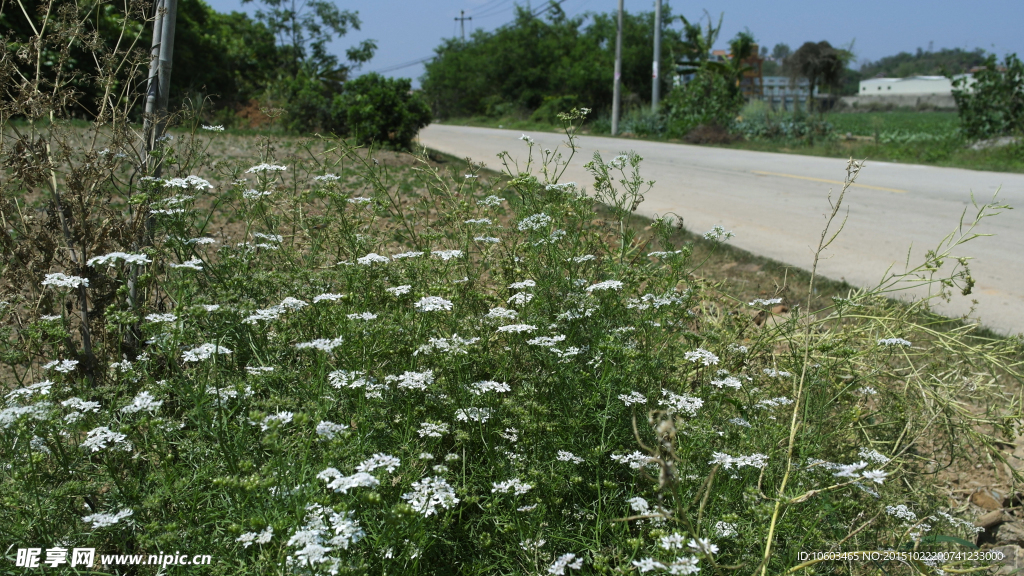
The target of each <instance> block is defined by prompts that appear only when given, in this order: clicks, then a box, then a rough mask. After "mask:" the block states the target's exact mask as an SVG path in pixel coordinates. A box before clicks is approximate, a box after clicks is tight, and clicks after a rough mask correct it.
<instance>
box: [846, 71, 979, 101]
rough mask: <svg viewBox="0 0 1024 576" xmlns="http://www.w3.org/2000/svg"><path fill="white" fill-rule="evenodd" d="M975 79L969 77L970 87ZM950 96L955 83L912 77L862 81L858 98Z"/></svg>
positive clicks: (925, 77) (943, 78)
mask: <svg viewBox="0 0 1024 576" xmlns="http://www.w3.org/2000/svg"><path fill="white" fill-rule="evenodd" d="M972 81H973V77H970V76H968V80H967V82H968V85H969V84H970V83H971V82H972ZM895 94H899V95H908V96H950V95H952V94H953V82H952V80H950V79H949V78H946V77H945V76H911V77H910V78H871V79H870V80H861V81H860V91H859V92H858V93H857V95H858V96H865V97H868V96H889V95H895Z"/></svg>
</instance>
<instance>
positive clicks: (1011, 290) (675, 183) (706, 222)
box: [419, 124, 1024, 334]
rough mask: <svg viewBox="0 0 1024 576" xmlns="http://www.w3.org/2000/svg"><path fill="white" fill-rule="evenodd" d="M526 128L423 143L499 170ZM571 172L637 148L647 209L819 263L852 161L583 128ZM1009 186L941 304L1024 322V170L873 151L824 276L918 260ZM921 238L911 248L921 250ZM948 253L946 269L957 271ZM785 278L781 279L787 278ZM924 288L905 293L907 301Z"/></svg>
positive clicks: (1014, 326) (860, 273)
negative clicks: (958, 285)
mask: <svg viewBox="0 0 1024 576" xmlns="http://www.w3.org/2000/svg"><path fill="white" fill-rule="evenodd" d="M529 135H530V136H531V137H533V139H534V141H535V142H536V144H535V148H534V150H535V151H536V150H538V149H540V148H549V149H552V150H554V149H555V147H556V146H557V147H559V150H561V151H565V152H567V150H566V145H565V136H564V135H558V134H553V133H530V134H529ZM521 136H522V132H519V131H512V130H498V129H490V128H468V127H461V126H444V125H438V124H432V125H430V126H428V127H426V128H424V129H423V130H422V131H421V132H420V135H419V141H420V143H421V144H422V145H424V146H427V147H429V148H432V149H434V150H439V151H441V152H445V153H448V154H451V155H454V156H457V157H460V158H466V157H468V158H471V159H473V160H474V161H476V162H484V163H485V164H486V165H487V166H488V167H489V168H492V169H496V170H500V168H501V165H500V162H499V160H498V158H497V154H498V153H499V152H501V151H503V150H507V151H509V152H510V153H511V156H512V158H513V159H515V160H518V162H519V163H520V165H521V166H523V165H525V160H526V154H527V147H526V143H525V142H523V141H522V140H520V137H521ZM579 145H580V148H581V150H580V151H579V153H578V154H577V155H576V157H575V158H573V161H572V163H571V165H570V166H569V168H568V170H567V171H566V173H565V175H564V177H563V178H562V181H575V182H578V183H580V184H583V185H585V186H586V187H587V188H588V189H590V188H592V186H593V182H594V179H593V177H592V176H591V175H590V174H589V173H587V171H586V170H585V169H584V168H583V165H584V164H585V163H586V162H587V161H589V160H590V159H591V158H592V156H593V154H594V152H600V153H601V156H602V157H603V158H604V159H605V161H606V162H607V161H608V160H609V159H611V158H612V157H613V156H615V155H617V154H619V153H621V152H623V151H627V150H632V151H635V152H636V153H638V154H640V155H641V156H642V157H643V158H644V161H643V163H642V164H641V175H642V176H643V177H644V178H645V179H648V180H655V181H656V184H655V185H654V188H653V189H652V190H651V191H650V192H648V193H647V194H646V200H645V201H644V202H643V204H641V205H640V208H639V210H638V212H639V213H640V214H643V215H645V216H655V215H663V214H668V213H675V214H678V215H679V216H681V217H682V218H683V221H684V225H685V226H686V228H687V229H689V230H691V231H695V232H704V231H707V230H710V229H711V228H712V227H713V226H714V225H716V224H721V225H722V226H724V227H725V229H726V230H731V231H733V232H734V233H735V234H736V237H735V238H733V239H732V240H731V241H730V242H732V244H734V245H736V246H738V247H740V248H743V249H745V250H749V251H750V252H753V253H755V254H759V255H762V256H766V257H769V258H772V259H774V260H777V261H780V262H784V263H786V264H790V265H793V266H796V267H799V268H803V269H807V270H809V269H810V268H811V263H812V262H813V258H814V254H813V251H814V249H815V247H816V246H817V244H818V240H819V238H820V236H821V231H822V228H823V226H824V225H825V217H826V214H827V213H828V212H829V211H830V207H829V200H828V196H829V192H830V190H831V192H832V196H833V198H836V197H838V194H839V191H840V190H841V188H842V181H843V179H844V177H845V174H846V172H845V169H846V161H845V160H840V159H832V158H817V157H812V156H798V155H791V154H775V153H766V152H750V151H745V150H729V149H723V148H712V147H703V146H690V145H684V144H668V143H661V142H645V141H641V140H627V139H616V138H604V137H596V136H584V137H581V138H580V139H579ZM997 190H999V195H998V200H999V201H1000V203H1005V204H1009V205H1010V206H1013V207H1015V208H1017V210H1008V211H1004V212H1003V213H1002V214H1000V215H998V216H995V217H993V218H990V219H986V220H984V221H983V222H982V223H981V224H980V226H979V227H978V228H977V229H976V230H975V231H976V232H978V233H982V234H991V235H992V236H990V237H986V238H977V239H975V240H973V241H971V242H969V243H967V244H965V245H963V246H961V247H959V248H957V249H955V250H954V252H953V254H954V255H956V256H970V257H972V258H973V260H971V264H970V265H971V272H972V275H973V277H974V279H975V280H976V282H977V284H976V286H975V288H974V292H973V294H971V295H970V296H962V295H960V292H959V291H956V292H955V293H954V297H953V299H952V301H951V302H950V303H948V304H946V303H941V304H939V305H938V306H937V308H938V309H939V310H940V311H941V312H943V313H945V314H947V315H950V316H959V315H962V314H966V313H967V312H968V311H969V310H970V308H971V306H972V300H977V305H976V308H975V313H974V317H975V318H977V319H979V320H980V321H981V323H982V324H983V325H985V326H987V327H989V328H992V329H993V330H996V331H997V332H1001V333H1004V334H1017V333H1020V332H1024V201H1022V200H1024V174H1009V173H1002V172H982V171H974V170H962V169H955V168H936V167H931V166H918V165H909V164H892V163H888V162H872V161H871V160H870V159H868V161H867V163H866V165H865V167H864V169H863V170H862V171H861V174H860V176H859V177H858V178H857V183H856V185H855V186H853V187H852V188H850V190H849V191H848V192H847V194H846V197H845V199H844V202H843V205H844V206H845V208H846V209H845V210H843V213H842V215H841V216H840V218H839V219H838V220H837V222H836V224H839V223H840V222H841V220H842V217H843V216H846V215H847V210H848V216H849V218H848V220H847V222H846V226H845V228H844V229H843V231H842V233H841V234H840V235H839V237H838V238H837V239H836V240H835V242H834V243H833V244H832V245H831V246H830V247H829V249H828V251H827V252H826V253H825V254H824V256H823V260H822V261H820V262H819V264H818V271H819V273H820V274H822V275H824V276H827V277H829V278H833V279H844V280H846V281H847V282H849V283H851V284H853V285H855V286H860V287H873V286H876V285H878V283H879V282H880V281H881V280H882V278H883V277H884V276H885V274H886V270H889V269H890V267H891V269H892V271H894V272H902V271H903V270H904V269H905V267H906V262H907V252H908V250H910V265H911V267H914V266H916V265H917V264H920V263H921V262H923V260H924V255H925V251H926V250H929V249H934V248H936V247H937V245H938V243H939V242H940V240H941V239H942V238H943V237H944V236H946V235H947V234H949V233H950V232H953V231H954V230H956V229H957V228H958V226H959V222H960V216H961V214H962V213H963V211H964V209H965V208H966V209H967V215H966V216H965V217H964V225H965V231H966V226H967V224H968V223H969V222H971V221H972V220H973V219H974V216H975V214H976V209H975V208H974V207H973V206H972V204H971V193H972V192H973V193H974V198H975V200H976V201H977V202H978V203H979V204H983V203H985V202H988V201H990V200H991V199H992V196H993V194H994V193H995V192H996V191H997ZM911 248H912V249H911ZM949 266H950V264H949V263H947V264H946V266H945V268H944V269H948V268H949ZM779 281H780V282H781V279H779ZM923 294H925V292H923V291H921V290H909V291H903V292H901V293H900V296H901V297H902V298H904V299H909V298H915V297H920V296H922V295H923Z"/></svg>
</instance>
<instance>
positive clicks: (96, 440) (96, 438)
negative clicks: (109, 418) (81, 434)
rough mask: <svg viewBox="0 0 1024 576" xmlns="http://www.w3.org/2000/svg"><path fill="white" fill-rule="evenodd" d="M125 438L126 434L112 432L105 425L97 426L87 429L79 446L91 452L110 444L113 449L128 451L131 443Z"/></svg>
mask: <svg viewBox="0 0 1024 576" xmlns="http://www.w3.org/2000/svg"><path fill="white" fill-rule="evenodd" d="M126 438H127V436H126V435H124V434H121V433H119V432H114V431H113V430H111V429H110V428H107V427H106V426H99V427H97V428H93V429H92V430H90V431H89V433H88V434H87V435H86V438H85V442H82V444H81V446H82V448H88V449H89V450H91V451H93V452H99V451H100V450H102V449H104V448H106V447H107V446H108V445H110V446H112V449H114V450H123V451H125V452H129V451H131V449H132V444H131V442H129V441H128V440H127V439H126Z"/></svg>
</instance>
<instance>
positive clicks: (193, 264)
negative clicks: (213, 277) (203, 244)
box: [167, 258, 203, 270]
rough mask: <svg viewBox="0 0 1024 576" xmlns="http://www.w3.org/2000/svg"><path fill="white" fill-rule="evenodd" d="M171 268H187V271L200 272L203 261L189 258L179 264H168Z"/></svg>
mask: <svg viewBox="0 0 1024 576" xmlns="http://www.w3.org/2000/svg"><path fill="white" fill-rule="evenodd" d="M167 265H168V266H170V267H171V268H188V269H189V270H202V269H203V261H202V259H200V258H190V259H188V260H185V261H184V262H182V263H181V264H175V263H174V262H168V264H167Z"/></svg>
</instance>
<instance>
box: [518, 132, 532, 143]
mask: <svg viewBox="0 0 1024 576" xmlns="http://www.w3.org/2000/svg"><path fill="white" fill-rule="evenodd" d="M519 139H520V140H522V141H524V142H526V143H527V144H533V138H531V137H529V136H527V135H526V134H523V135H522V136H520V137H519Z"/></svg>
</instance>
